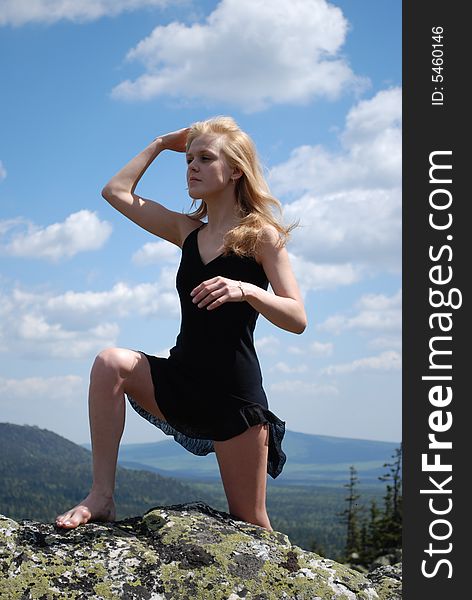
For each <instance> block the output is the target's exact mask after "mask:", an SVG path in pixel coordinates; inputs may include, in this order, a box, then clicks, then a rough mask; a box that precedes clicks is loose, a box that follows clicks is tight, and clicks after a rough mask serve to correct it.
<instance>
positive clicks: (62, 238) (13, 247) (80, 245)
mask: <svg viewBox="0 0 472 600" xmlns="http://www.w3.org/2000/svg"><path fill="white" fill-rule="evenodd" d="M18 228H21V229H22V230H24V229H26V231H17V229H18ZM111 231H112V227H111V225H110V224H109V223H108V222H107V221H100V219H99V218H98V217H97V215H96V213H94V212H90V211H88V210H81V211H79V212H76V213H73V214H71V215H69V216H68V217H67V218H66V220H65V221H63V222H62V223H53V224H52V225H48V226H46V227H43V228H41V227H38V226H37V225H34V224H33V223H31V222H27V221H25V220H23V219H15V220H10V221H3V226H2V222H0V232H2V233H3V235H6V234H7V233H8V232H10V233H9V239H8V240H6V243H4V244H3V246H2V250H3V252H6V253H7V254H9V255H10V256H19V257H24V258H43V259H47V260H51V261H55V262H57V261H60V260H61V259H66V258H71V257H72V256H75V255H76V254H78V253H79V252H86V251H90V250H98V249H99V248H101V247H102V246H103V245H104V244H105V242H106V241H107V239H108V238H109V237H110V234H111Z"/></svg>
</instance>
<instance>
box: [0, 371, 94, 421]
mask: <svg viewBox="0 0 472 600" xmlns="http://www.w3.org/2000/svg"><path fill="white" fill-rule="evenodd" d="M82 385H83V380H82V377H79V376H78V375H64V376H57V377H26V378H24V379H6V378H4V377H0V398H1V399H2V400H1V401H2V405H3V406H6V405H8V404H10V403H13V404H15V403H17V402H18V401H24V400H31V399H32V398H34V397H38V396H42V397H46V396H47V397H48V398H49V399H50V400H53V401H58V400H60V401H63V400H65V401H66V402H68V401H70V400H72V399H73V398H74V396H75V394H76V393H77V391H79V390H80V389H81V387H82ZM2 419H3V415H2Z"/></svg>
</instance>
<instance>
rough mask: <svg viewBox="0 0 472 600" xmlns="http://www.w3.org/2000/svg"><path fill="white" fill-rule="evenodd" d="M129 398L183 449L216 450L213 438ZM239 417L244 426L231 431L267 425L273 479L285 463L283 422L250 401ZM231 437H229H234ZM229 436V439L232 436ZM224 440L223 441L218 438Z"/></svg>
mask: <svg viewBox="0 0 472 600" xmlns="http://www.w3.org/2000/svg"><path fill="white" fill-rule="evenodd" d="M128 401H129V403H130V404H131V406H132V407H133V408H134V410H135V411H136V412H137V413H138V415H140V416H141V417H143V418H144V419H146V420H147V421H149V422H150V423H151V424H152V425H154V426H155V427H158V428H159V429H160V430H161V431H163V432H164V433H165V434H166V435H171V436H172V437H173V438H174V440H175V441H176V442H177V443H178V444H180V445H181V446H183V447H184V448H185V449H186V450H188V451H189V452H191V453H192V454H195V455H197V456H206V455H207V454H209V453H210V452H214V451H215V447H214V444H213V440H211V439H204V438H201V437H199V436H198V433H197V432H195V431H192V432H191V434H189V433H190V432H188V431H187V433H183V432H181V431H179V430H178V429H176V427H174V426H172V425H171V424H170V423H168V422H167V421H163V420H162V419H159V418H158V417H156V416H155V415H152V414H151V413H149V412H148V411H147V410H145V409H144V408H142V407H141V406H140V405H139V404H138V403H137V402H136V401H135V400H133V398H132V397H131V396H129V395H128ZM239 413H240V416H241V419H242V421H243V423H244V427H243V428H242V429H241V431H239V432H237V433H235V434H234V436H236V435H239V434H241V433H243V432H244V431H246V429H248V428H249V427H254V425H261V424H266V423H267V424H268V425H269V452H268V457H267V473H268V474H269V475H270V476H271V477H272V478H273V479H275V478H276V477H278V475H280V473H281V472H282V469H283V467H284V465H285V462H286V460H287V457H286V455H285V453H284V451H283V450H282V440H283V437H284V435H285V423H284V421H281V420H280V419H279V418H278V417H277V416H276V415H274V414H273V413H272V412H271V411H270V410H267V409H265V408H263V407H262V406H259V404H249V405H248V406H244V407H242V408H240V409H239ZM234 436H231V437H234ZM231 437H230V438H228V439H231ZM220 441H224V440H220Z"/></svg>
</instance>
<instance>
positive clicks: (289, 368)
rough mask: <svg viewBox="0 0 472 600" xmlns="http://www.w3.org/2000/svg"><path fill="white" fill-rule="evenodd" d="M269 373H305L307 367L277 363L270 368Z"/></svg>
mask: <svg viewBox="0 0 472 600" xmlns="http://www.w3.org/2000/svg"><path fill="white" fill-rule="evenodd" d="M271 371H272V372H276V373H306V372H307V371H308V367H307V366H306V365H305V364H301V365H289V364H287V363H286V362H283V361H279V362H278V363H276V364H275V365H274V366H273V367H272V368H271Z"/></svg>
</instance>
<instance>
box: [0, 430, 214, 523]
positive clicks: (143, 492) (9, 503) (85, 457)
mask: <svg viewBox="0 0 472 600" xmlns="http://www.w3.org/2000/svg"><path fill="white" fill-rule="evenodd" d="M0 481H1V485H0V513H2V514H5V515H7V516H9V517H11V518H13V519H17V520H18V519H37V520H42V521H51V520H53V519H54V518H55V516H56V514H58V513H60V512H61V511H64V510H66V509H68V508H70V507H72V506H73V505H74V504H76V503H77V502H80V500H82V499H83V498H84V496H85V495H86V493H87V492H88V490H89V489H90V484H91V454H90V452H89V451H88V450H86V449H85V448H82V447H81V446H78V445H77V444H74V443H73V442H70V441H69V440H66V439H65V438H63V437H61V436H59V435H57V434H55V433H53V432H52V431H48V430H46V429H39V428H38V427H29V426H20V425H12V424H9V423H0ZM115 498H116V503H117V509H118V517H117V518H124V517H127V516H134V515H137V514H141V513H143V512H144V511H145V510H148V509H149V508H151V507H153V506H157V505H166V504H177V503H181V502H191V501H194V500H196V499H201V500H203V501H205V502H212V501H213V497H212V494H211V492H210V493H201V492H200V491H199V490H197V489H196V488H195V487H193V486H192V485H188V484H185V483H182V482H179V481H176V480H175V479H169V478H167V477H162V476H160V475H158V474H156V473H150V472H146V471H131V470H128V469H124V468H121V467H119V468H118V470H117V485H116V495H115Z"/></svg>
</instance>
